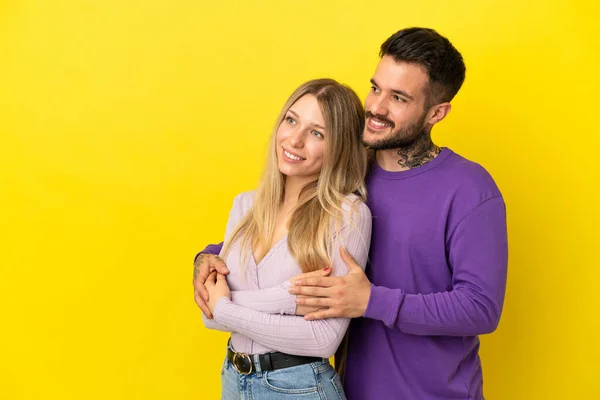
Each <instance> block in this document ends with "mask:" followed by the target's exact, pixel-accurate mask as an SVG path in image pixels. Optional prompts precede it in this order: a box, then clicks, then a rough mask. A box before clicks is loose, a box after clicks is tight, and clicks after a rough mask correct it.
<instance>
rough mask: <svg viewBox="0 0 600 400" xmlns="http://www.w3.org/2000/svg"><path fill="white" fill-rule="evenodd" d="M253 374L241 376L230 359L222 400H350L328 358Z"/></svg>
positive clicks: (223, 378) (223, 375)
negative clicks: (347, 398) (347, 399)
mask: <svg viewBox="0 0 600 400" xmlns="http://www.w3.org/2000/svg"><path fill="white" fill-rule="evenodd" d="M254 366H255V368H256V367H258V370H256V371H254V372H252V373H251V374H249V375H242V374H240V373H238V372H237V371H236V370H235V368H234V367H233V365H231V363H230V362H229V361H227V358H226V359H225V362H224V363H223V368H222V370H221V389H222V391H221V393H222V394H221V399H222V400H277V399H301V400H313V399H314V400H321V399H326V400H346V396H345V395H344V389H343V388H342V383H341V381H340V377H339V376H338V374H337V373H336V372H335V370H334V369H333V367H332V366H331V364H329V361H328V360H327V359H323V360H322V361H317V362H313V363H310V364H303V365H298V366H295V367H289V368H282V369H277V370H275V371H266V372H263V371H261V370H260V363H254Z"/></svg>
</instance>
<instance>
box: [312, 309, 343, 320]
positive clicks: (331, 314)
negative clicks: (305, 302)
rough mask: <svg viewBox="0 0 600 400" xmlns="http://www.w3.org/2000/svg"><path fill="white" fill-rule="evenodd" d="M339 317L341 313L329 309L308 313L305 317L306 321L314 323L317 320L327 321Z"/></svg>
mask: <svg viewBox="0 0 600 400" xmlns="http://www.w3.org/2000/svg"><path fill="white" fill-rule="evenodd" d="M336 317H339V312H336V311H335V310H334V309H332V308H328V309H326V310H319V311H315V312H311V313H308V314H306V315H305V316H304V319H305V320H306V321H314V320H316V319H327V318H336Z"/></svg>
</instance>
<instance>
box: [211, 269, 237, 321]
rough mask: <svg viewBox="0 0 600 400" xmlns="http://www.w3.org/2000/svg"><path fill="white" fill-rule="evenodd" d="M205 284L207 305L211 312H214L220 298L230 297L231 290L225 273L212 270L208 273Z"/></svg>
mask: <svg viewBox="0 0 600 400" xmlns="http://www.w3.org/2000/svg"><path fill="white" fill-rule="evenodd" d="M205 285H206V290H207V291H208V302H207V305H208V308H209V310H210V312H211V313H214V311H215V306H216V305H217V303H218V302H219V300H220V299H221V298H223V297H227V298H228V299H231V291H230V290H229V285H228V284H227V278H226V277H225V275H223V274H220V273H218V272H217V271H213V272H211V273H210V275H208V279H207V280H206V284H205Z"/></svg>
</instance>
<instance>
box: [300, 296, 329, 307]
mask: <svg viewBox="0 0 600 400" xmlns="http://www.w3.org/2000/svg"><path fill="white" fill-rule="evenodd" d="M334 303H335V300H333V299H332V298H330V297H310V296H296V304H301V305H303V306H310V307H319V308H325V307H333V306H334V305H335V304H334Z"/></svg>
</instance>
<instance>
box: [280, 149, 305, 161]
mask: <svg viewBox="0 0 600 400" xmlns="http://www.w3.org/2000/svg"><path fill="white" fill-rule="evenodd" d="M283 152H284V154H285V155H286V156H287V157H289V158H291V159H292V160H296V161H302V160H304V159H303V158H300V157H298V156H295V155H293V154H292V153H289V152H287V151H286V150H283Z"/></svg>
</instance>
